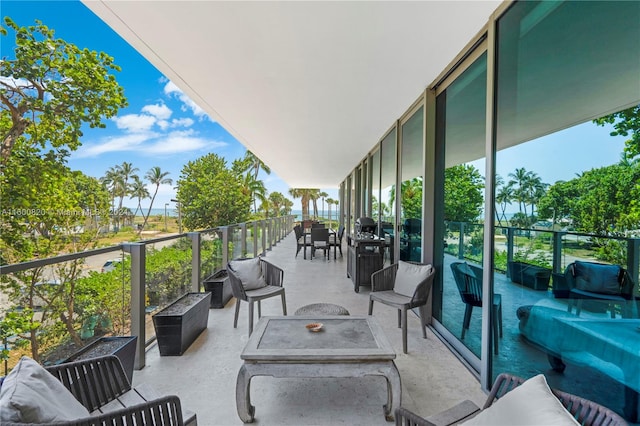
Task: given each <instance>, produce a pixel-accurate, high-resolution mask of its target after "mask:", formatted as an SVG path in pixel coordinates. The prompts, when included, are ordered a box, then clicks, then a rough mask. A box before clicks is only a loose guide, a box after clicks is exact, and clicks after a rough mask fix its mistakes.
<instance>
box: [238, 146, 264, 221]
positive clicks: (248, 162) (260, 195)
mask: <svg viewBox="0 0 640 426" xmlns="http://www.w3.org/2000/svg"><path fill="white" fill-rule="evenodd" d="M241 163H242V164H243V165H244V170H242V171H243V172H247V176H245V183H249V184H251V186H249V188H250V190H251V198H252V199H253V211H256V212H257V207H256V199H260V200H262V201H264V199H265V198H264V197H266V188H265V187H264V183H263V182H262V181H261V180H258V174H259V173H260V169H262V170H263V171H264V172H265V173H266V174H268V175H270V174H271V168H269V166H267V165H266V164H264V163H263V162H262V160H261V159H259V158H258V157H256V155H255V154H254V153H253V152H251V151H247V152H246V153H245V154H244V158H243V159H242V160H241ZM248 176H251V178H252V179H251V178H247V177H248ZM256 182H259V183H260V184H261V186H257V185H256ZM256 191H257V192H256Z"/></svg>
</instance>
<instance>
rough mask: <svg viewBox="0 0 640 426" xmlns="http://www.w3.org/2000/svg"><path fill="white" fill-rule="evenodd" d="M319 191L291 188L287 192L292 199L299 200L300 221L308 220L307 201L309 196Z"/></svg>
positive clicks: (309, 198)
mask: <svg viewBox="0 0 640 426" xmlns="http://www.w3.org/2000/svg"><path fill="white" fill-rule="evenodd" d="M319 191H320V190H319V189H309V188H291V189H290V190H289V194H290V195H291V196H292V197H293V198H300V203H302V219H303V220H304V219H309V200H311V196H312V195H313V194H315V193H316V192H319Z"/></svg>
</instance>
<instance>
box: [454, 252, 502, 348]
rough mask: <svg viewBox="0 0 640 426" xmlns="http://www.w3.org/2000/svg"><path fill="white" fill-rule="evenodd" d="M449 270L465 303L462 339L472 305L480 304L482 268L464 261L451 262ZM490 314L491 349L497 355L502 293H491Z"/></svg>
mask: <svg viewBox="0 0 640 426" xmlns="http://www.w3.org/2000/svg"><path fill="white" fill-rule="evenodd" d="M451 271H452V272H453V279H454V280H455V282H456V286H457V287H458V292H459V293H460V298H461V299H462V302H463V303H464V304H465V305H466V306H465V310H464V319H463V321H462V333H461V336H460V339H461V340H463V339H464V335H465V331H466V330H468V329H469V324H470V323H471V313H472V311H473V307H474V306H478V307H481V306H482V299H483V297H482V268H479V267H477V266H473V265H469V264H468V263H466V262H453V263H452V264H451ZM492 315H493V321H492V324H493V328H492V329H491V330H492V338H493V350H494V353H495V354H496V355H498V343H499V342H498V335H499V336H500V337H502V295H500V294H498V293H494V294H493V303H492Z"/></svg>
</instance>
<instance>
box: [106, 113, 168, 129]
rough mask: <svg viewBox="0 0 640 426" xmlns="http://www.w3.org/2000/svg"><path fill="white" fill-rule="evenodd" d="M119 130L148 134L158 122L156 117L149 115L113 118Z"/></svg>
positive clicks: (128, 115) (129, 115)
mask: <svg viewBox="0 0 640 426" xmlns="http://www.w3.org/2000/svg"><path fill="white" fill-rule="evenodd" d="M113 121H115V123H116V126H118V129H122V130H125V131H128V132H136V133H137V132H147V131H149V130H150V129H151V128H152V127H153V125H154V124H156V122H157V121H158V120H157V119H156V118H155V117H154V116H152V115H147V114H127V115H121V116H119V117H115V118H113Z"/></svg>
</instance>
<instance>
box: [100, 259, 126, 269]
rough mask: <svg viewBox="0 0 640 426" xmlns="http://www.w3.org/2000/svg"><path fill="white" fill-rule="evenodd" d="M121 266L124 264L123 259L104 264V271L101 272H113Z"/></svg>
mask: <svg viewBox="0 0 640 426" xmlns="http://www.w3.org/2000/svg"><path fill="white" fill-rule="evenodd" d="M119 264H122V259H110V260H107V261H106V262H104V265H102V269H101V270H100V272H111V271H113V270H114V269H116V266H117V265H119Z"/></svg>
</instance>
